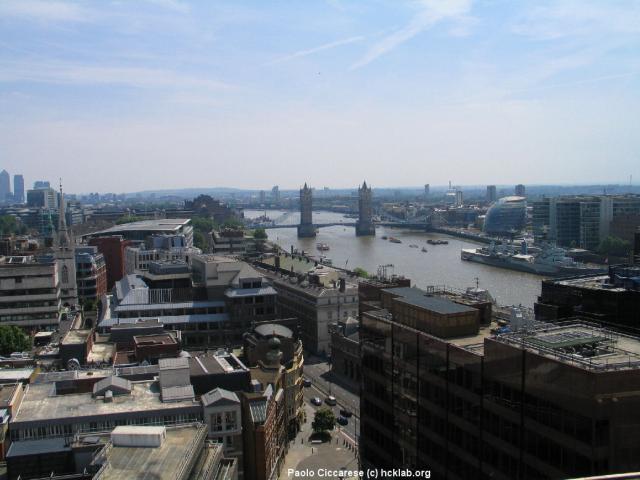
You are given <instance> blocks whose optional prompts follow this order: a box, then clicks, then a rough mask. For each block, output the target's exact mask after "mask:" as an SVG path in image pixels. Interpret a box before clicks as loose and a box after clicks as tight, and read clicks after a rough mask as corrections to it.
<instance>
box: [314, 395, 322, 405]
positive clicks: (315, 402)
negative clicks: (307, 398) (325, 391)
mask: <svg viewBox="0 0 640 480" xmlns="http://www.w3.org/2000/svg"><path fill="white" fill-rule="evenodd" d="M311 403H313V404H314V405H315V406H316V407H319V406H320V405H322V400H320V398H319V397H313V398H312V399H311Z"/></svg>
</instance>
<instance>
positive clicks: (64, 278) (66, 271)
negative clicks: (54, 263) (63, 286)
mask: <svg viewBox="0 0 640 480" xmlns="http://www.w3.org/2000/svg"><path fill="white" fill-rule="evenodd" d="M60 277H61V278H60V281H61V282H62V283H69V268H68V267H67V266H66V265H63V266H62V270H61V272H60Z"/></svg>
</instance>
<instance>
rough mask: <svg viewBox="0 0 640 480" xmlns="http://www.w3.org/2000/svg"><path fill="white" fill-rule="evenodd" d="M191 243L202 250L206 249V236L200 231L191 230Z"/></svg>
mask: <svg viewBox="0 0 640 480" xmlns="http://www.w3.org/2000/svg"><path fill="white" fill-rule="evenodd" d="M193 244H194V245H195V246H196V247H197V248H199V249H200V250H202V251H203V252H204V251H206V250H207V237H205V236H204V234H203V233H202V232H199V231H197V230H196V231H195V232H193Z"/></svg>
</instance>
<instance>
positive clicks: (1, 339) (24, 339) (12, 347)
mask: <svg viewBox="0 0 640 480" xmlns="http://www.w3.org/2000/svg"><path fill="white" fill-rule="evenodd" d="M30 349H31V339H30V338H29V337H28V336H27V334H26V333H24V332H23V331H22V330H21V329H20V328H19V327H16V326H14V325H11V326H9V325H0V355H10V354H11V353H13V352H24V351H25V350H30Z"/></svg>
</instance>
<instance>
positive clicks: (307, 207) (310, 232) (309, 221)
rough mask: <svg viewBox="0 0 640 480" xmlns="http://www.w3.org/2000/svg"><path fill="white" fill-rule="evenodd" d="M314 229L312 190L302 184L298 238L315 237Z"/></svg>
mask: <svg viewBox="0 0 640 480" xmlns="http://www.w3.org/2000/svg"><path fill="white" fill-rule="evenodd" d="M315 236H316V229H315V227H314V226H313V190H312V189H311V188H310V187H308V186H307V184H306V183H305V184H304V187H302V188H301V189H300V225H298V237H300V238H304V237H315Z"/></svg>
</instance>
